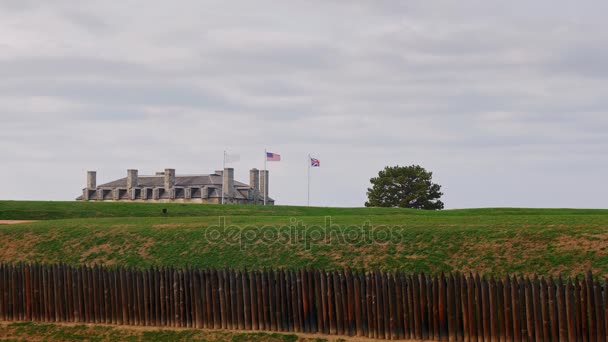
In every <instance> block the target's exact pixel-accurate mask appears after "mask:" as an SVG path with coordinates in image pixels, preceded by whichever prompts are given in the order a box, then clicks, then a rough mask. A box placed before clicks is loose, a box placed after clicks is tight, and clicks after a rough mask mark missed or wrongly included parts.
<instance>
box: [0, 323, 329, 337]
mask: <svg viewBox="0 0 608 342" xmlns="http://www.w3.org/2000/svg"><path fill="white" fill-rule="evenodd" d="M0 339H1V340H3V341H91V342H96V341H98V342H102V341H133V342H135V341H158V342H162V341H209V342H213V341H217V342H220V341H232V342H249V341H253V342H296V341H298V342H307V341H310V342H323V341H328V340H327V339H325V338H316V337H315V338H312V337H305V336H304V337H303V336H297V335H294V334H278V333H263V332H259V333H255V332H252V333H247V332H233V331H210V330H195V329H158V328H140V327H116V326H108V325H84V324H70V325H68V324H57V325H56V324H44V323H30V322H23V323H0ZM332 341H334V340H333V339H332Z"/></svg>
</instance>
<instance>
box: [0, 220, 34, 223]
mask: <svg viewBox="0 0 608 342" xmlns="http://www.w3.org/2000/svg"><path fill="white" fill-rule="evenodd" d="M30 222H38V221H33V220H0V224H19V223H30Z"/></svg>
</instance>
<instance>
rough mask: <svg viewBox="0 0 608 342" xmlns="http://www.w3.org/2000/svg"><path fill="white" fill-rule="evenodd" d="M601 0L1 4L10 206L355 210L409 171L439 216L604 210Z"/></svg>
mask: <svg viewBox="0 0 608 342" xmlns="http://www.w3.org/2000/svg"><path fill="white" fill-rule="evenodd" d="M606 13H608V2H606V1H585V2H575V1H570V2H567V3H566V2H561V1H508V2H500V3H499V2H494V1H492V2H488V1H445V2H444V1H398V0H395V1H377V0H375V1H337V0H335V1H331V0H320V1H311V0H307V1H279V0H277V1H260V0H257V1H225V0H223V1H199V0H192V1H162V2H161V1H149V0H148V1H143V0H142V1H67V0H53V1H39V0H37V1H25V0H0V158H1V161H0V163H1V167H0V179H2V182H1V184H2V185H1V186H0V198H1V199H40V200H43V199H44V200H72V199H74V198H75V197H76V196H78V195H79V194H80V193H81V189H82V188H83V187H84V186H85V180H86V175H85V172H86V170H97V171H98V184H99V183H103V182H106V181H111V180H113V179H116V178H120V177H124V176H125V175H126V170H127V169H128V168H136V169H139V170H140V174H152V173H154V172H155V171H159V170H162V169H164V168H175V169H176V170H177V174H178V175H179V174H180V173H187V174H193V173H210V172H212V171H213V170H216V169H219V168H221V163H222V151H223V150H229V151H231V152H233V153H238V154H240V155H241V161H240V162H239V163H235V164H234V165H232V166H233V167H234V168H235V173H236V177H237V179H239V180H241V181H245V182H247V181H248V170H249V169H250V168H251V167H257V168H261V167H263V152H264V148H267V149H268V150H269V151H272V152H275V153H279V154H281V155H282V158H283V161H282V162H279V163H272V164H270V165H269V166H270V167H269V169H270V195H271V196H272V197H274V198H275V199H276V201H277V204H305V203H306V156H307V154H308V153H311V154H313V155H314V156H316V157H318V158H319V159H320V160H321V168H320V169H315V170H313V173H312V182H313V183H312V186H311V188H312V203H313V204H314V205H322V206H362V205H363V203H364V202H365V199H366V189H367V187H368V186H369V178H370V177H373V176H374V175H375V174H377V172H378V170H380V169H381V168H383V167H384V166H385V165H410V164H420V165H422V166H424V167H426V168H427V169H429V170H431V171H433V175H434V180H435V181H436V182H438V183H440V184H441V185H443V191H444V193H445V195H444V198H443V199H444V202H445V203H446V207H448V208H463V207H490V206H518V207H604V208H605V207H608V199H607V198H606V193H607V192H608V181H607V179H606V177H607V176H608V159H607V158H606V151H607V149H608V134H607V132H608V21H607V20H606Z"/></svg>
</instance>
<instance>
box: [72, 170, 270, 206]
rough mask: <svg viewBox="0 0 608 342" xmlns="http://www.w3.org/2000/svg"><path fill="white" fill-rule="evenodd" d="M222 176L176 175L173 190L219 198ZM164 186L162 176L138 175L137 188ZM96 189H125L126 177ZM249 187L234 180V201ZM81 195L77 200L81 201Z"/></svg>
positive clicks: (268, 198) (244, 194) (241, 196)
mask: <svg viewBox="0 0 608 342" xmlns="http://www.w3.org/2000/svg"><path fill="white" fill-rule="evenodd" d="M222 178H223V177H222V175H220V174H217V173H213V174H208V175H180V176H178V175H176V176H175V188H186V187H195V188H196V187H203V186H207V187H208V188H209V194H208V197H210V198H214V197H215V198H219V197H222V185H223V184H222ZM164 186H165V176H164V174H157V175H139V176H138V177H137V187H138V188H163V187H164ZM97 188H98V189H116V188H127V177H124V178H120V179H117V180H114V181H111V182H108V183H104V184H101V185H98V186H97ZM250 188H251V187H250V186H249V184H246V183H243V182H239V181H236V180H234V189H235V191H234V193H233V196H234V198H236V199H247V191H248V190H249V189H250ZM82 198H83V197H82V195H81V196H79V197H78V198H77V200H82ZM266 199H267V200H268V201H274V199H272V198H270V197H267V198H266Z"/></svg>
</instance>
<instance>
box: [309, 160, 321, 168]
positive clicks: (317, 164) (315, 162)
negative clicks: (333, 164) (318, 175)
mask: <svg viewBox="0 0 608 342" xmlns="http://www.w3.org/2000/svg"><path fill="white" fill-rule="evenodd" d="M310 166H311V167H320V166H321V162H320V161H319V159H316V158H310Z"/></svg>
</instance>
